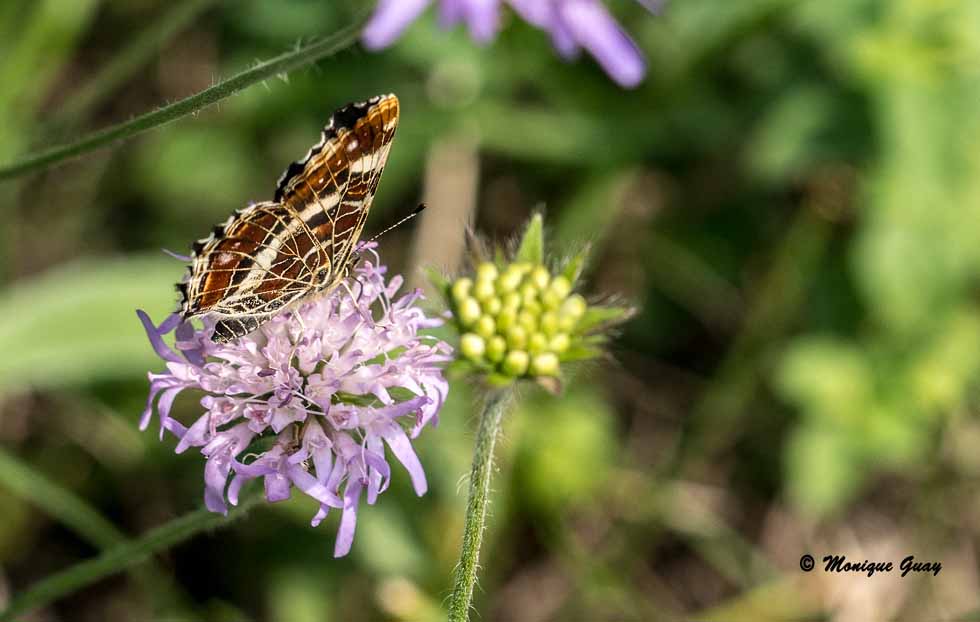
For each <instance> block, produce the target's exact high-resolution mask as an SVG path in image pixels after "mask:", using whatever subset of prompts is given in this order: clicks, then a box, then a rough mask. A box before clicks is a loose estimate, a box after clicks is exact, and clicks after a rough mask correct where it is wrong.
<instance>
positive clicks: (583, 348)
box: [558, 344, 602, 363]
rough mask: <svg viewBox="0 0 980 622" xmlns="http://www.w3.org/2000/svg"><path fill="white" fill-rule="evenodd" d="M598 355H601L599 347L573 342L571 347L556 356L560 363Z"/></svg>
mask: <svg viewBox="0 0 980 622" xmlns="http://www.w3.org/2000/svg"><path fill="white" fill-rule="evenodd" d="M600 356H602V349H601V348H597V347H594V346H591V345H585V344H574V345H572V347H570V348H568V349H567V350H565V351H564V352H562V353H561V355H560V356H559V357H558V361H559V362H561V363H570V362H572V361H588V360H591V359H594V358H598V357H600Z"/></svg>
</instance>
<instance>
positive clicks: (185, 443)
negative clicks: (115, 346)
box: [137, 245, 452, 557]
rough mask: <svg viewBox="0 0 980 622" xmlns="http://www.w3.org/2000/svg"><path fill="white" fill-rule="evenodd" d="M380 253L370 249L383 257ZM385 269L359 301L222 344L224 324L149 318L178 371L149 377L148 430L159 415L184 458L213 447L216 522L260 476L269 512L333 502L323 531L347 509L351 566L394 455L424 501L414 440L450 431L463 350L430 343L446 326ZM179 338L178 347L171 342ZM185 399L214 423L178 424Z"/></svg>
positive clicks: (336, 297)
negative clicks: (442, 419)
mask: <svg viewBox="0 0 980 622" xmlns="http://www.w3.org/2000/svg"><path fill="white" fill-rule="evenodd" d="M372 247H373V245H363V246H362V249H366V250H368V251H369V253H370V254H373V250H371V248H372ZM374 259H375V261H373V262H372V261H368V260H364V261H362V263H361V265H360V266H358V267H357V268H356V270H355V272H354V274H355V276H356V279H355V280H354V281H353V283H352V292H350V293H348V291H347V290H346V289H345V288H338V289H337V290H334V291H333V292H332V293H330V294H328V295H325V296H321V297H319V298H316V299H314V300H312V301H310V302H307V303H305V304H303V305H302V306H300V307H298V308H297V309H295V310H293V311H286V312H284V313H281V314H279V315H278V316H277V317H275V318H273V319H271V320H269V321H268V322H266V323H265V324H263V325H262V326H260V327H259V329H258V330H256V331H254V332H253V333H251V334H250V335H247V336H245V337H242V338H240V339H238V340H236V341H233V342H229V343H224V344H218V343H214V342H212V341H211V334H212V333H213V331H214V322H213V321H212V320H209V319H207V318H205V319H204V320H203V328H196V327H195V326H193V325H192V324H190V323H189V322H184V321H182V320H181V318H180V316H179V315H178V314H172V315H170V316H169V317H167V318H166V319H165V320H164V321H163V323H161V324H160V325H159V326H155V325H154V324H153V322H152V321H151V320H150V318H149V317H148V316H147V315H146V314H145V313H143V312H142V311H138V312H137V313H138V315H139V317H140V319H141V321H142V322H143V325H144V327H145V328H146V332H147V335H148V336H149V338H150V342H151V343H152V345H153V348H154V349H155V350H156V352H157V354H159V355H160V357H161V358H163V359H164V360H165V361H166V365H167V371H166V372H164V373H160V374H155V373H150V374H149V379H150V395H149V398H148V399H147V406H146V410H145V411H144V412H143V417H142V419H141V420H140V428H141V429H146V427H147V426H148V425H149V423H150V420H151V418H152V415H153V411H154V410H156V412H157V414H158V416H159V420H160V438H161V440H162V439H163V436H164V432H166V431H169V432H170V433H172V434H173V435H174V436H176V437H177V438H178V439H179V442H178V443H177V447H176V451H177V453H180V452H183V451H185V450H187V449H188V448H190V447H197V448H200V451H201V453H202V454H203V455H204V456H205V458H206V459H207V462H206V464H205V467H204V482H205V493H204V500H205V505H206V506H207V507H208V509H209V510H211V511H212V512H221V513H225V512H227V504H226V499H227V501H229V502H231V503H232V504H233V505H237V503H238V496H239V492H240V490H241V488H242V486H243V485H244V484H245V483H247V482H248V481H249V480H252V479H256V478H262V479H263V481H264V485H265V496H266V498H267V500H268V501H281V500H284V499H287V498H289V496H290V492H291V490H292V488H294V487H295V488H298V489H299V490H301V491H302V492H304V493H305V494H307V495H309V496H310V497H312V498H314V499H316V500H317V501H319V502H320V510H319V512H317V514H316V516H314V518H313V521H312V524H313V525H314V526H316V525H318V524H319V523H320V521H322V520H323V518H324V517H325V516H326V515H327V513H328V512H329V510H330V509H331V508H338V509H342V512H343V514H342V517H341V522H340V530H339V532H338V535H337V541H336V545H335V547H334V555H335V556H338V557H339V556H342V555H346V554H347V552H348V551H349V550H350V547H351V543H352V542H353V538H354V528H355V525H356V518H357V508H358V504H359V502H360V498H361V496H362V494H363V493H364V492H366V493H367V501H368V503H369V504H373V503H374V502H375V500H376V499H377V497H378V495H379V494H380V493H382V492H384V490H385V489H386V488H387V487H388V483H389V481H390V477H391V469H390V467H389V465H388V462H387V459H386V457H385V453H386V451H385V446H387V448H388V450H389V451H390V452H391V454H392V455H394V457H395V458H397V459H398V461H399V462H401V463H402V465H403V466H404V467H405V468H406V469H407V471H408V474H409V476H410V478H411V481H412V485H413V487H414V488H415V492H416V493H418V494H419V495H422V494H424V493H425V491H426V489H427V485H426V479H425V473H424V471H423V469H422V465H421V463H420V462H419V459H418V457H417V456H416V454H415V451H414V450H413V449H412V444H411V440H410V439H414V438H415V437H417V436H418V434H419V433H420V432H421V431H422V429H423V428H424V427H425V426H426V425H428V424H430V423H431V424H433V425H435V423H436V422H437V414H438V412H439V409H440V408H441V406H442V404H443V402H444V401H445V398H446V395H447V393H448V390H449V385H448V383H447V382H446V380H445V378H444V377H443V374H442V366H443V364H444V363H446V362H448V361H449V360H450V359H451V353H452V349H451V348H450V347H449V346H448V345H447V344H446V343H444V342H442V341H440V340H438V339H436V338H434V337H430V336H425V335H423V334H420V331H421V330H423V329H427V328H431V327H434V326H438V325H440V324H441V323H442V320H439V319H435V318H430V317H427V316H426V315H425V313H423V311H422V310H421V309H420V308H419V307H418V306H416V305H415V303H416V302H417V301H418V300H419V298H420V297H421V292H420V291H415V292H413V293H409V294H404V295H402V296H400V297H398V298H397V299H396V298H395V294H396V292H397V291H398V289H399V288H400V287H401V285H402V278H401V276H397V275H396V276H393V277H391V278H386V268H385V266H383V265H380V262H379V261H377V256H376V255H374ZM352 295H353V298H352ZM171 331H173V332H174V334H175V343H174V346H173V347H170V346H168V345H167V344H166V343H165V342H164V340H163V336H164V335H165V334H167V333H170V332H171ZM185 389H197V390H200V391H203V392H204V396H203V397H201V398H200V403H201V406H203V407H204V409H205V410H204V413H203V414H202V415H201V416H200V417H199V418H198V419H197V420H196V421H195V422H193V423H192V424H191V425H190V426H189V427H185V426H184V425H183V424H182V423H180V422H178V421H177V420H176V419H174V418H172V417H171V416H170V410H171V407H172V405H173V403H174V399H175V398H176V397H177V394H179V393H180V392H182V391H184V390H185ZM403 425H405V426H407V427H408V430H407V431H406V429H405V427H403ZM229 480H230V483H229Z"/></svg>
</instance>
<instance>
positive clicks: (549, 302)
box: [541, 287, 565, 311]
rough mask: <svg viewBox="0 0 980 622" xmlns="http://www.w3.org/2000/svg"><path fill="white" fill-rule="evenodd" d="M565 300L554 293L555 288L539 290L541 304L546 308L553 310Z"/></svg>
mask: <svg viewBox="0 0 980 622" xmlns="http://www.w3.org/2000/svg"><path fill="white" fill-rule="evenodd" d="M564 301H565V298H564V297H562V296H559V295H558V294H557V293H555V290H553V289H551V288H550V287H549V288H548V289H546V290H544V291H543V292H541V304H543V305H544V307H545V308H546V309H549V310H551V311H554V310H555V309H557V308H558V307H560V306H561V303H562V302H564Z"/></svg>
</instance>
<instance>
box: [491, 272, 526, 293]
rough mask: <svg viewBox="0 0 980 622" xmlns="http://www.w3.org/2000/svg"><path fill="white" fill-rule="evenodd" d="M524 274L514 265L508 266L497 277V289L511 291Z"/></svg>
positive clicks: (516, 286) (504, 291)
mask: <svg viewBox="0 0 980 622" xmlns="http://www.w3.org/2000/svg"><path fill="white" fill-rule="evenodd" d="M523 279H524V275H523V274H522V273H521V271H520V270H518V269H516V268H515V267H514V266H509V267H508V268H507V269H506V270H505V271H504V273H503V274H501V275H500V276H499V277H497V291H499V292H501V293H506V292H512V291H514V290H515V289H517V288H518V287H520V285H521V280H523Z"/></svg>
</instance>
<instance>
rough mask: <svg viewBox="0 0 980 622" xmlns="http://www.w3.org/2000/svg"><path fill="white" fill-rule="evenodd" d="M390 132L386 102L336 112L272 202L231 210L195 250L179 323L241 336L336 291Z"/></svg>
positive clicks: (390, 102)
mask: <svg viewBox="0 0 980 622" xmlns="http://www.w3.org/2000/svg"><path fill="white" fill-rule="evenodd" d="M397 124H398V99H397V98H396V97H395V96H394V95H387V96H382V97H376V98H372V99H371V100H368V101H367V102H363V103H355V104H350V105H348V106H345V107H344V108H341V109H340V110H338V111H337V112H336V113H334V115H333V116H332V117H331V118H330V121H329V123H328V124H327V126H326V128H325V129H324V131H323V134H322V136H321V140H320V142H319V143H318V144H317V145H315V146H314V147H313V148H312V149H310V151H309V153H307V155H306V157H304V158H303V159H302V160H300V161H298V162H294V163H293V164H291V165H290V166H289V168H288V169H287V170H286V172H285V173H284V174H283V176H282V178H281V179H280V180H279V186H278V188H277V190H276V200H275V201H274V202H264V203H257V204H254V205H251V206H249V207H247V208H245V209H243V210H238V211H237V212H236V213H235V214H233V215H232V216H231V217H230V218H229V219H228V221H227V222H225V223H224V224H223V225H220V226H218V227H215V231H214V233H213V234H212V235H211V236H210V237H209V238H207V239H205V240H200V241H198V242H197V243H196V244H195V245H194V248H193V255H192V257H193V262H192V264H191V266H190V270H189V276H188V278H187V280H186V281H184V282H183V283H180V284H178V286H177V287H178V289H179V290H180V291H181V293H182V295H183V302H182V314H183V316H184V317H185V318H188V317H194V316H198V315H204V314H209V315H213V316H216V317H217V319H218V322H217V325H216V328H215V333H214V337H213V339H214V340H215V341H219V342H220V341H228V340H230V339H233V338H236V337H240V336H242V335H245V334H247V333H249V332H251V331H252V330H254V329H255V328H256V327H258V326H259V325H260V324H261V323H263V322H264V321H266V320H267V319H269V318H270V317H272V315H274V314H275V312H276V311H277V310H279V309H281V308H282V307H284V306H287V305H289V304H291V303H293V302H295V301H297V300H300V299H302V298H303V297H305V296H307V295H309V294H311V293H314V292H316V291H320V290H328V289H331V288H332V287H334V286H336V284H337V283H338V282H339V280H340V278H341V276H342V274H343V268H344V267H345V266H346V265H347V263H348V261H349V260H350V257H351V254H352V252H353V248H354V245H355V244H356V243H357V240H358V238H359V237H360V233H361V230H362V229H363V227H364V222H365V220H366V219H367V214H368V210H369V209H370V207H371V202H372V200H373V198H374V192H375V190H376V189H377V186H378V182H379V180H380V178H381V172H382V171H383V169H384V165H385V162H386V161H387V158H388V151H389V149H390V147H391V140H392V138H393V137H394V131H395V128H396V127H397Z"/></svg>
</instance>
